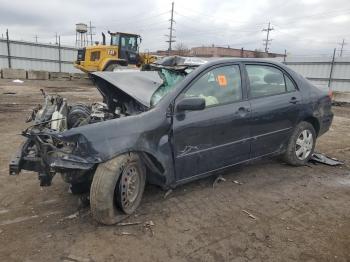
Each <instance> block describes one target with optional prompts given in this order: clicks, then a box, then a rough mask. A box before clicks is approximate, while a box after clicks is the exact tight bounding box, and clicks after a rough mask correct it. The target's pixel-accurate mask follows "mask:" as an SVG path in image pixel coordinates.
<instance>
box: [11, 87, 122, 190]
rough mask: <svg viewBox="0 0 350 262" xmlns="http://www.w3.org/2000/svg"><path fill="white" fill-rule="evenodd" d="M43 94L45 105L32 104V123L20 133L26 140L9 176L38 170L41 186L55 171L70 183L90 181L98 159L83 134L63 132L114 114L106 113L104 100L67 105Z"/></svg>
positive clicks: (14, 159)
mask: <svg viewBox="0 0 350 262" xmlns="http://www.w3.org/2000/svg"><path fill="white" fill-rule="evenodd" d="M42 92H43V91H42ZM43 95H44V101H45V102H44V104H43V105H38V106H37V107H35V108H34V109H33V111H32V113H31V115H30V117H29V118H28V119H27V122H32V123H33V125H31V126H29V127H28V128H27V129H25V130H24V131H23V132H22V136H24V137H25V140H24V142H23V143H22V144H21V146H20V148H19V149H18V151H17V153H16V155H15V156H14V157H13V158H12V159H11V161H10V164H9V173H10V175H17V174H19V173H20V172H21V171H22V170H27V171H34V172H37V173H38V177H39V180H40V185H41V186H49V185H51V181H52V178H53V177H54V175H55V174H56V173H60V174H61V175H62V178H63V179H64V181H65V182H67V183H70V184H71V185H74V184H87V183H89V182H90V181H91V178H92V175H93V172H94V170H95V167H96V164H97V163H99V162H101V160H100V159H99V158H98V157H97V156H96V154H95V153H94V151H93V149H91V148H90V147H89V145H88V141H87V140H86V138H85V137H84V136H83V135H80V134H75V135H69V136H67V135H64V131H67V130H68V129H71V128H74V127H79V126H83V125H86V124H90V123H96V122H99V121H104V120H106V119H109V118H113V117H114V116H115V114H111V113H110V112H108V111H107V110H106V105H105V104H103V103H94V104H92V105H84V104H75V105H73V106H69V105H68V104H67V102H66V99H64V98H62V97H60V96H59V95H47V94H45V93H44V92H43Z"/></svg>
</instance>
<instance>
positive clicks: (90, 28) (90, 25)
mask: <svg viewBox="0 0 350 262" xmlns="http://www.w3.org/2000/svg"><path fill="white" fill-rule="evenodd" d="M94 28H95V27H94V26H92V24H91V21H90V23H89V34H88V35H90V42H91V45H93V43H92V36H93V35H95V33H93V31H92V30H93V29H94ZM87 42H88V44H89V40H88V41H87Z"/></svg>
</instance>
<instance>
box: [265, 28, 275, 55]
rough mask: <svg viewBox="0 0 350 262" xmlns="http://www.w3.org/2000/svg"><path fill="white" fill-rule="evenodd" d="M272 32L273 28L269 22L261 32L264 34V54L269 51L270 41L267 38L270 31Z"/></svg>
mask: <svg viewBox="0 0 350 262" xmlns="http://www.w3.org/2000/svg"><path fill="white" fill-rule="evenodd" d="M272 30H274V28H273V27H271V23H270V22H269V25H268V26H267V28H264V29H263V30H262V31H263V32H266V39H264V40H263V41H264V45H265V52H266V53H268V51H269V48H268V46H269V44H270V42H271V41H272V39H269V36H270V31H272Z"/></svg>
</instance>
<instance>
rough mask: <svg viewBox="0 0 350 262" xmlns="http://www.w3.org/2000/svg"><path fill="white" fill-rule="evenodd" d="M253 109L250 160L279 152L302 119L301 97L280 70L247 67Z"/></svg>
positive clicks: (267, 66)
mask: <svg viewBox="0 0 350 262" xmlns="http://www.w3.org/2000/svg"><path fill="white" fill-rule="evenodd" d="M246 72H247V76H248V80H249V98H250V103H251V107H252V114H251V136H252V144H251V145H252V148H251V158H255V157H259V156H262V155H267V154H270V153H274V152H278V151H280V150H281V149H282V148H283V147H284V146H285V145H286V143H287V142H288V140H289V137H290V135H291V132H292V131H293V127H294V126H295V125H296V123H297V121H298V119H299V115H300V110H301V109H300V105H301V95H300V92H299V91H298V89H297V88H296V86H295V84H294V83H293V81H292V80H291V78H290V77H289V76H288V75H287V74H286V73H285V72H283V71H282V70H281V69H279V68H277V67H274V66H270V65H262V64H260V65H259V64H250V65H249V64H247V65H246Z"/></svg>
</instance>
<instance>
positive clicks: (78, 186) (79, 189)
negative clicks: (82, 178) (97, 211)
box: [69, 182, 90, 195]
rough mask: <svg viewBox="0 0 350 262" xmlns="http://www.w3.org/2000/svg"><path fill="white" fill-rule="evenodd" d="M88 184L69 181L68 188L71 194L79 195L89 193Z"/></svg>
mask: <svg viewBox="0 0 350 262" xmlns="http://www.w3.org/2000/svg"><path fill="white" fill-rule="evenodd" d="M89 189H90V184H89V183H87V182H86V183H71V184H70V185H69V190H70V192H71V193H72V194H73V195H81V194H85V193H89Z"/></svg>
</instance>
